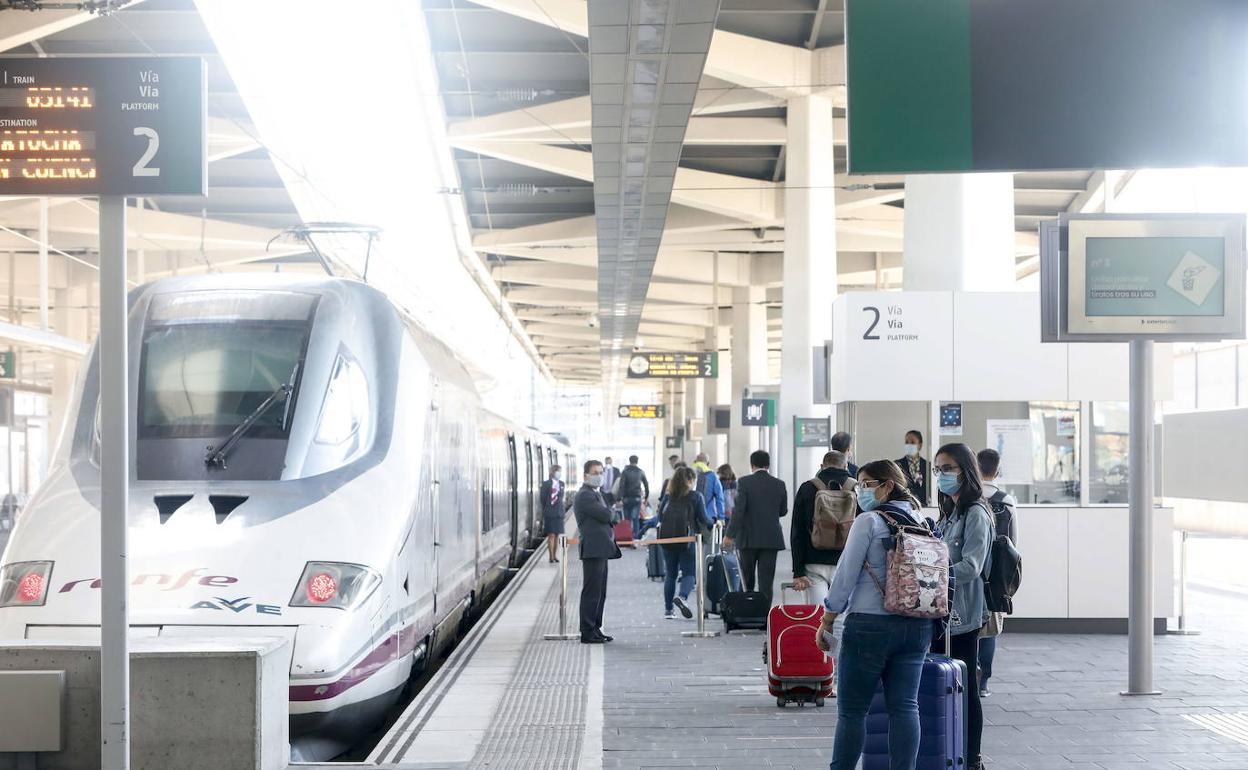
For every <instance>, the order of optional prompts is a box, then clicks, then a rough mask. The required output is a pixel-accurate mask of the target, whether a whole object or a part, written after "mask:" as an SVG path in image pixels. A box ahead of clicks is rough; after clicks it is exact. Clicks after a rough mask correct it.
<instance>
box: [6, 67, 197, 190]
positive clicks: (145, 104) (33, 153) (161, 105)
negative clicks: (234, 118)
mask: <svg viewBox="0 0 1248 770" xmlns="http://www.w3.org/2000/svg"><path fill="white" fill-rule="evenodd" d="M205 104H206V102H205V87H204V64H203V61H202V60H201V59H198V58H177V57H169V58H129V57H124V58H118V57H107V58H64V59H27V58H13V59H9V58H0V195H135V196H138V195H142V196H149V195H203V194H205V192H206V185H207V180H208V174H207V165H206V162H207V161H206V159H207V140H206V137H207V134H206V124H207V119H206V108H205Z"/></svg>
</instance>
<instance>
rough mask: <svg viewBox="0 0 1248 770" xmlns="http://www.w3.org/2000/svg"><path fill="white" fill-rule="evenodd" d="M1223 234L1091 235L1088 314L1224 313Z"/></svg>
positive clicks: (1087, 258) (1087, 254)
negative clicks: (1129, 236)
mask: <svg viewBox="0 0 1248 770" xmlns="http://www.w3.org/2000/svg"><path fill="white" fill-rule="evenodd" d="M1225 245H1226V243H1225V239H1223V238H1180V237H1158V238H1088V239H1087V241H1086V244H1085V253H1084V259H1085V261H1086V264H1087V267H1086V273H1085V275H1086V289H1087V300H1086V305H1085V309H1086V313H1087V314H1088V315H1089V316H1132V317H1138V316H1221V315H1223V314H1224V313H1225V312H1226V309H1225V308H1226V297H1225V291H1224V290H1223V281H1224V279H1225V275H1226V253H1225Z"/></svg>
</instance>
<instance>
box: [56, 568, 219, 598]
mask: <svg viewBox="0 0 1248 770" xmlns="http://www.w3.org/2000/svg"><path fill="white" fill-rule="evenodd" d="M207 569H208V568H207V567H196V568H195V569H192V570H187V571H186V572H183V573H182V574H181V575H179V576H178V578H177V580H174V579H173V576H172V575H164V574H161V573H159V572H152V573H147V574H143V575H137V576H136V577H135V578H134V580H131V581H130V585H131V586H134V587H137V588H142V587H156V586H164V585H169V583H170V582H172V585H169V587H168V588H162V589H161V590H162V591H177V590H179V589H181V588H185V587H186V586H187V585H188V584H189V583H190V582H191V580H193V579H196V578H198V580H197V581H196V582H197V583H198V584H199V585H201V586H228V585H230V584H231V583H237V582H238V578H236V577H230V576H229V575H204V576H203V577H200V574H201V573H203V572H206V571H207ZM83 583H88V584H90V587H91V588H99V587H100V579H99V578H86V579H84V580H71V581H69V582H68V583H66V584H65V585H63V586H61V590H60V591H59V592H58V593H62V594H67V593H69V592H70V591H72V590H74V589H75V588H77V587H78V586H79V585H81V584H83Z"/></svg>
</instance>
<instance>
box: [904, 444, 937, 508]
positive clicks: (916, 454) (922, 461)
mask: <svg viewBox="0 0 1248 770" xmlns="http://www.w3.org/2000/svg"><path fill="white" fill-rule="evenodd" d="M897 465H898V466H899V467H900V468H901V472H902V473H904V474H905V476H906V488H907V489H909V490H910V494H912V495H914V499H915V500H918V501H919V503H921V504H922V505H924V506H926V505H929V504H930V500H931V499H932V498H931V495H930V494H928V490H929V489H930V485H929V484H928V481H927V479H928V473H927V469H928V467H929V466H928V462H927V458H926V457H924V456H923V434H922V433H920V432H919V431H917V430H908V431H906V452H905V454H904V455H903V456H902V457H901V459H899V460H898V461H897Z"/></svg>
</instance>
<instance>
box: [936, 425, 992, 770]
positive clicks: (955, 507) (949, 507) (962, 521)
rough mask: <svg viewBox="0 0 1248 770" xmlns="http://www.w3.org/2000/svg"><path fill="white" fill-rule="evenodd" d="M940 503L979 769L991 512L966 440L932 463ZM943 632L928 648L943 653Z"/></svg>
mask: <svg viewBox="0 0 1248 770" xmlns="http://www.w3.org/2000/svg"><path fill="white" fill-rule="evenodd" d="M932 465H933V470H934V471H935V473H936V489H937V490H938V493H939V494H938V502H939V505H940V522H939V523H938V525H937V531H938V532H939V534H940V539H941V540H943V541H944V542H945V545H946V546H948V548H949V563H950V568H949V574H950V576H951V578H952V580H953V584H954V587H953V607H952V612H951V616H950V621H949V630H948V634H949V638H950V655H951V656H952V657H954V658H957V659H958V660H960V661H962V662H963V663H965V664H966V675H967V679H968V680H969V681H968V682H967V683H966V693H967V699H968V702H969V703H968V705H969V708H968V712H967V746H966V757H967V769H968V770H980V768H982V767H983V760H982V759H981V758H980V743H981V741H982V738H983V732H984V712H983V708H982V707H981V705H980V700H979V677H978V675H977V673H976V670H975V665H976V659H977V657H978V650H979V634H980V631H981V630H982V629H983V627H984V624H985V623H987V622H988V605H987V603H986V602H985V601H984V580H983V575H984V574H985V573H986V572H987V571H988V569H989V567H990V566H991V565H990V564H989V563H988V558H989V549H990V547H991V545H992V540H993V536H994V535H993V523H992V514H991V512H990V511H989V510H988V504H987V503H986V502H984V486H983V482H982V481H981V480H980V476H979V464H978V463H977V462H976V460H975V453H974V452H972V451H971V448H970V447H968V446H967V445H966V444H946V445H945V446H942V447H941V448H940V451H938V452H937V453H936V459H935V461H934V462H933V463H932ZM944 651H945V640H944V638H943V637H941V638H938V639H935V640H933V641H932V652H937V653H943V652H944Z"/></svg>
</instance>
